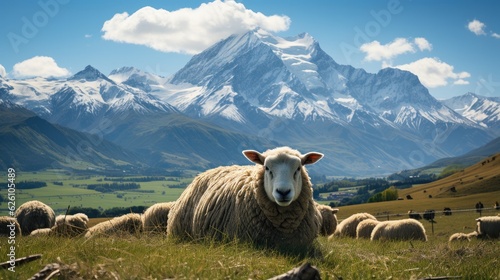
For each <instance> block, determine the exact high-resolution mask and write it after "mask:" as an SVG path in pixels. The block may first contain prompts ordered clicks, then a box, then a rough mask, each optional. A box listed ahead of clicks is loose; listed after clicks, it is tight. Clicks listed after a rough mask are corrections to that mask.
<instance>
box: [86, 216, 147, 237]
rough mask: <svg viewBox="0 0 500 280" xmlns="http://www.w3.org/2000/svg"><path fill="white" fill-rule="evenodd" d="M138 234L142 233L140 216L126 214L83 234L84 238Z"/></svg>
mask: <svg viewBox="0 0 500 280" xmlns="http://www.w3.org/2000/svg"><path fill="white" fill-rule="evenodd" d="M140 232H142V219H141V215H139V214H137V213H128V214H125V215H122V216H119V217H115V218H113V219H111V220H109V221H105V222H101V223H98V224H97V225H95V226H93V227H91V228H89V229H88V231H87V233H86V234H85V238H90V237H93V236H113V235H129V234H132V235H133V234H137V233H140Z"/></svg>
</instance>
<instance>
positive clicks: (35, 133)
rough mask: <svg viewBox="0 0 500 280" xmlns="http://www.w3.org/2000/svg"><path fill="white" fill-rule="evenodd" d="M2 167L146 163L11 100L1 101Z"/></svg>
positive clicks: (95, 167) (100, 167) (121, 166)
mask: <svg viewBox="0 0 500 280" xmlns="http://www.w3.org/2000/svg"><path fill="white" fill-rule="evenodd" d="M0 120H1V121H0V142H1V143H2V145H1V146H0V153H1V155H2V157H0V166H2V168H4V169H6V168H8V167H15V168H16V169H19V170H24V171H28V170H39V169H44V168H69V169H79V170H82V169H93V170H105V169H120V170H132V169H139V168H141V167H143V166H144V164H143V163H141V162H140V161H139V160H138V158H139V156H138V155H137V154H134V153H132V152H130V151H127V150H125V149H123V148H121V147H119V146H117V145H115V144H112V143H110V142H109V141H106V140H103V139H101V138H99V137H97V136H95V135H90V134H87V133H82V132H77V131H75V130H72V129H68V128H64V127H61V126H59V125H54V124H52V123H49V122H48V121H46V120H44V119H42V118H40V117H38V116H37V115H36V114H34V113H33V112H31V111H29V110H27V109H25V108H23V107H20V106H18V105H15V104H13V103H11V102H9V101H0Z"/></svg>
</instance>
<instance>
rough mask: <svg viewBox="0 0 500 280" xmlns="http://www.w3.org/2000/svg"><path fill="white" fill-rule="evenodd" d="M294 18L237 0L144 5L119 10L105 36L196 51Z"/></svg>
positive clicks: (277, 28)
mask: <svg viewBox="0 0 500 280" xmlns="http://www.w3.org/2000/svg"><path fill="white" fill-rule="evenodd" d="M290 22H291V21H290V18H289V17H287V16H283V15H271V16H267V15H264V14H262V13H260V12H254V11H252V10H249V9H247V8H246V7H245V6H244V5H243V4H242V3H236V2H235V1H220V0H215V1H213V2H210V3H203V4H201V5H200V6H199V7H197V8H194V9H191V8H183V9H179V10H175V11H167V10H164V9H155V8H152V7H149V6H147V7H143V8H141V9H139V10H137V11H136V12H135V13H133V14H131V15H129V14H128V13H126V12H125V13H120V14H115V15H114V16H113V17H112V18H111V19H109V20H107V21H106V22H104V25H103V27H102V31H103V32H104V34H103V35H102V38H104V39H105V40H111V41H116V42H122V43H131V44H138V45H145V46H147V47H150V48H153V49H155V50H158V51H162V52H178V53H188V54H196V53H199V52H201V51H202V50H204V49H206V48H207V47H209V46H211V45H212V44H214V43H216V42H218V41H220V40H221V39H224V38H226V37H229V36H230V35H232V34H236V33H242V32H246V31H248V30H252V29H255V28H257V27H260V28H262V29H265V30H267V31H272V32H277V31H284V30H287V29H288V28H289V26H290Z"/></svg>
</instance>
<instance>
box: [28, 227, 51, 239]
mask: <svg viewBox="0 0 500 280" xmlns="http://www.w3.org/2000/svg"><path fill="white" fill-rule="evenodd" d="M51 234H52V229H51V228H39V229H35V230H34V231H32V232H31V233H30V236H37V237H39V236H47V235H51Z"/></svg>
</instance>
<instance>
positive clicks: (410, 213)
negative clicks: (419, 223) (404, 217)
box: [408, 210, 422, 220]
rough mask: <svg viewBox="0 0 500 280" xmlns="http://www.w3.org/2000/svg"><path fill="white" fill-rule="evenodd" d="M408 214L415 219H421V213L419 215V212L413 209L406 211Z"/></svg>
mask: <svg viewBox="0 0 500 280" xmlns="http://www.w3.org/2000/svg"><path fill="white" fill-rule="evenodd" d="M408 216H409V217H410V218H412V219H415V220H421V219H422V215H420V213H417V212H414V211H413V210H410V211H408Z"/></svg>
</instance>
